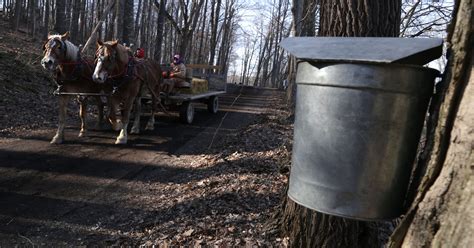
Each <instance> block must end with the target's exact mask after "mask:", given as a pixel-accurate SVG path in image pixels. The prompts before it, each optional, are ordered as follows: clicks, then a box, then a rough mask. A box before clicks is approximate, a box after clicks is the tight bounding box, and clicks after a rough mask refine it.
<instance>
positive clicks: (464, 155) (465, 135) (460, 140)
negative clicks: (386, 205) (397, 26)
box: [389, 0, 474, 247]
mask: <svg viewBox="0 0 474 248" xmlns="http://www.w3.org/2000/svg"><path fill="white" fill-rule="evenodd" d="M472 5H473V3H472V0H457V1H456V6H455V8H454V14H453V20H452V22H451V25H450V29H449V30H448V32H449V35H448V39H447V40H448V49H449V53H448V54H449V57H448V67H447V69H446V72H445V75H444V78H443V82H441V83H440V84H438V85H440V87H439V89H437V92H438V94H437V95H435V96H434V97H433V99H432V104H431V107H430V119H429V121H428V135H429V136H428V139H427V147H426V148H425V151H426V152H425V154H426V155H425V156H423V155H422V159H421V160H420V163H419V164H418V166H420V167H421V169H420V170H419V171H422V172H424V174H423V177H422V180H421V184H420V186H419V187H418V190H417V196H416V198H415V200H414V202H413V204H412V206H411V208H410V210H409V212H408V214H407V215H406V216H405V218H404V219H403V220H402V222H401V223H400V225H399V226H398V227H397V229H396V230H395V232H394V234H393V235H392V237H391V242H390V244H389V247H401V246H403V247H428V246H431V247H443V246H445V247H470V246H472V244H473V243H474V236H473V235H472V234H473V233H474V223H473V222H474V207H473V206H474V198H473V195H474V186H473V184H474V180H473V179H474V168H473V165H474V153H473V147H474V126H473V123H474V108H473V106H474V79H473V78H472V72H473V57H472V55H473V47H472V44H473V39H474V38H473V35H472V32H473V24H474V21H473V8H472Z"/></svg>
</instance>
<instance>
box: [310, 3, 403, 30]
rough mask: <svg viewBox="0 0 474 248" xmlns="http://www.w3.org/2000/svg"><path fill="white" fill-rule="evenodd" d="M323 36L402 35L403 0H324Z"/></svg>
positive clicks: (321, 26)
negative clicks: (401, 12)
mask: <svg viewBox="0 0 474 248" xmlns="http://www.w3.org/2000/svg"><path fill="white" fill-rule="evenodd" d="M320 3H321V12H320V23H319V36H362V37H398V34H399V33H400V11H401V0H379V1H374V0H360V1H346V0H320Z"/></svg>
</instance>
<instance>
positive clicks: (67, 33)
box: [61, 31, 69, 41]
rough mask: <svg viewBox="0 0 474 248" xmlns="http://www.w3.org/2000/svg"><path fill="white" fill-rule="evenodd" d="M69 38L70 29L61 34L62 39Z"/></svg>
mask: <svg viewBox="0 0 474 248" xmlns="http://www.w3.org/2000/svg"><path fill="white" fill-rule="evenodd" d="M67 39H69V31H67V32H66V33H64V34H63V35H61V40H62V41H65V40H67Z"/></svg>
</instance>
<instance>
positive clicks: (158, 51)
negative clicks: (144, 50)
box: [154, 0, 166, 61]
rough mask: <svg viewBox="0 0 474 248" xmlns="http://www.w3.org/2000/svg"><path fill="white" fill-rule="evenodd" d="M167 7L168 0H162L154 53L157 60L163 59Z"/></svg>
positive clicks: (157, 21)
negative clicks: (162, 48) (162, 50)
mask: <svg viewBox="0 0 474 248" xmlns="http://www.w3.org/2000/svg"><path fill="white" fill-rule="evenodd" d="M165 7H166V0H160V7H159V10H158V18H157V20H156V24H157V33H156V41H155V54H154V59H155V60H156V61H161V46H162V45H163V26H164V24H165V17H164V15H165Z"/></svg>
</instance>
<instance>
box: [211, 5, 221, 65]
mask: <svg viewBox="0 0 474 248" xmlns="http://www.w3.org/2000/svg"><path fill="white" fill-rule="evenodd" d="M221 2H222V1H221V0H217V1H216V0H212V1H211V8H212V9H211V40H210V41H209V46H210V47H209V52H210V54H209V64H210V65H214V58H215V55H216V48H217V26H218V25H219V14H220V10H221Z"/></svg>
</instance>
